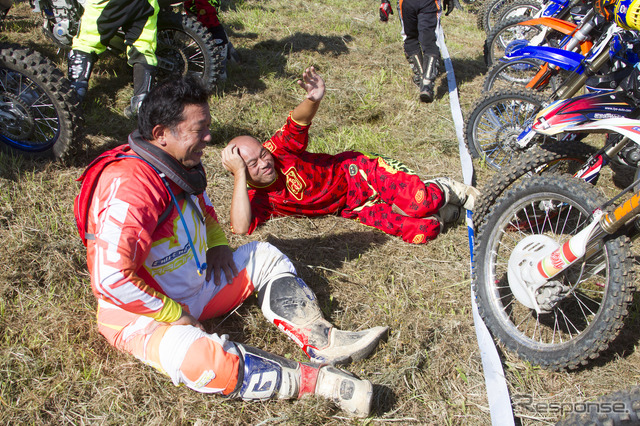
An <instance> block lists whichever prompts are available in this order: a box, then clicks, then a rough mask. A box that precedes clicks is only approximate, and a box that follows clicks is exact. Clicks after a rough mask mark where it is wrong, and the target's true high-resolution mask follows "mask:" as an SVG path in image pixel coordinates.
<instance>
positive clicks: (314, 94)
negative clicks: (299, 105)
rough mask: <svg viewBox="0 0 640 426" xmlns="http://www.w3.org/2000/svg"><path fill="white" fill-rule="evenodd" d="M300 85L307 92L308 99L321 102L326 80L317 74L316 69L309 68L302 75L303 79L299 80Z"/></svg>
mask: <svg viewBox="0 0 640 426" xmlns="http://www.w3.org/2000/svg"><path fill="white" fill-rule="evenodd" d="M298 85H299V86H300V87H302V88H303V89H304V90H306V92H307V99H309V100H310V101H313V102H319V101H321V100H322V98H323V97H324V80H323V79H322V77H320V74H318V73H317V72H316V69H315V68H314V67H309V68H307V69H306V70H304V73H302V79H301V80H298Z"/></svg>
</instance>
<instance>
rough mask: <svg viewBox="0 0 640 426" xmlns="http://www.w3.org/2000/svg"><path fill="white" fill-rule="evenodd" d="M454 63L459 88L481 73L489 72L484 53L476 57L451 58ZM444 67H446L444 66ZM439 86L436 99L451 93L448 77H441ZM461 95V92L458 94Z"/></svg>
mask: <svg viewBox="0 0 640 426" xmlns="http://www.w3.org/2000/svg"><path fill="white" fill-rule="evenodd" d="M451 62H452V63H453V72H454V74H455V77H456V84H457V86H458V88H459V87H460V86H461V85H462V84H463V83H466V82H469V81H473V80H474V79H475V78H476V77H478V76H479V75H484V74H485V73H486V72H487V67H486V65H485V64H484V57H483V56H482V55H480V56H477V57H475V58H451ZM442 69H444V67H442ZM437 83H438V86H437V87H436V99H441V98H443V97H445V96H446V95H447V93H449V83H448V81H447V77H446V76H444V71H443V74H442V78H439V79H438V81H437ZM458 96H460V94H458Z"/></svg>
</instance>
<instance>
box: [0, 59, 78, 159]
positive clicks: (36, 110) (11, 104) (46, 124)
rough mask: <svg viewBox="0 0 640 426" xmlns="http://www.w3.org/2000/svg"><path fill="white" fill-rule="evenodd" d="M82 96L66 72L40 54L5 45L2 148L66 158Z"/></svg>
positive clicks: (0, 62)
mask: <svg viewBox="0 0 640 426" xmlns="http://www.w3.org/2000/svg"><path fill="white" fill-rule="evenodd" d="M77 104H78V102H77V100H76V98H75V94H74V92H73V90H72V89H71V86H70V85H69V82H68V81H67V79H65V78H64V76H63V74H62V72H61V71H60V70H58V68H56V67H55V65H54V64H53V63H52V62H51V61H49V60H48V59H47V58H45V57H44V56H42V55H41V54H40V53H38V52H35V51H32V50H29V49H23V48H17V47H4V48H2V49H0V148H2V149H3V150H4V151H8V152H13V153H17V154H21V155H25V156H28V157H43V158H55V159H62V158H64V157H65V156H66V155H67V153H68V152H69V147H70V146H71V145H72V143H73V142H74V138H75V137H76V136H77V133H78V131H77V124H78V119H77Z"/></svg>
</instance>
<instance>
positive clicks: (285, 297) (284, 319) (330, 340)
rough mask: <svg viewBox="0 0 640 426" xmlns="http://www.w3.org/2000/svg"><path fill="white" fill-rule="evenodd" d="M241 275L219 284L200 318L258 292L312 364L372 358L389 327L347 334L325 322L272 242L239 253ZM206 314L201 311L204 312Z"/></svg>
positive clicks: (268, 311)
mask: <svg viewBox="0 0 640 426" xmlns="http://www.w3.org/2000/svg"><path fill="white" fill-rule="evenodd" d="M234 260H235V262H236V266H237V267H238V270H239V274H238V276H237V277H235V278H234V279H233V281H232V282H231V283H229V284H226V285H224V284H223V285H220V286H218V287H219V288H217V289H215V295H214V296H213V297H212V298H211V299H207V300H210V302H208V303H207V305H206V306H204V307H203V308H202V310H201V311H199V312H194V311H193V310H192V313H195V314H196V316H198V317H199V318H200V319H206V318H213V317H217V316H221V315H223V314H225V313H226V312H229V311H231V310H232V309H234V308H235V307H236V306H238V305H239V304H240V303H242V302H243V301H244V300H245V299H246V298H247V297H248V296H249V295H251V294H252V293H253V292H254V291H257V292H258V302H259V303H260V307H261V308H262V312H263V313H264V315H265V317H266V318H267V319H268V320H269V321H271V322H273V323H274V324H275V325H276V326H277V327H278V329H280V330H282V331H283V332H284V333H286V334H287V335H288V336H289V337H290V338H291V339H292V340H293V341H294V342H295V343H296V344H297V345H298V346H300V347H301V348H302V350H303V351H304V352H305V353H306V354H307V355H308V356H309V358H310V359H311V361H313V362H317V363H328V364H345V363H348V362H352V361H357V360H360V359H363V358H365V357H366V356H368V355H369V354H370V353H371V352H372V351H373V350H374V349H375V347H376V346H377V344H378V342H379V341H380V339H381V338H382V337H383V336H384V335H385V334H386V332H387V330H388V327H373V328H370V329H366V330H362V331H343V330H339V329H338V328H336V327H335V326H333V325H332V324H331V323H330V322H329V321H327V320H326V319H324V317H323V315H322V311H321V310H320V307H319V305H318V301H317V299H316V297H315V295H314V294H313V292H312V291H311V289H309V287H308V286H307V285H306V284H305V282H304V281H303V280H302V279H301V278H299V277H297V276H296V271H295V268H294V266H293V264H291V261H290V260H289V259H288V258H287V257H286V256H285V255H284V254H283V253H282V252H280V250H278V249H277V248H275V247H274V246H272V245H271V244H268V243H262V242H252V243H249V244H245V245H243V246H241V247H239V248H238V249H237V250H236V251H235V252H234ZM200 312H201V313H200Z"/></svg>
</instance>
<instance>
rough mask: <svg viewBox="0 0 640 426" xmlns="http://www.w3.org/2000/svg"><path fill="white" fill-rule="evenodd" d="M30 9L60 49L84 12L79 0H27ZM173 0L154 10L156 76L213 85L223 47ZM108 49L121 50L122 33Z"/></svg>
mask: <svg viewBox="0 0 640 426" xmlns="http://www.w3.org/2000/svg"><path fill="white" fill-rule="evenodd" d="M30 1H31V6H32V9H33V11H34V12H36V13H41V14H42V17H43V25H42V29H43V31H44V33H45V34H46V35H47V36H48V37H49V38H50V39H51V40H53V42H54V43H56V45H58V47H60V48H62V49H67V50H68V49H71V44H72V40H73V37H74V36H75V35H76V34H78V31H79V28H80V19H81V17H82V14H83V12H84V9H83V6H82V3H83V2H82V1H79V0H30ZM174 4H176V2H175V0H161V1H160V11H159V12H158V24H157V25H158V32H157V40H158V45H157V48H156V56H157V58H158V72H157V78H158V80H162V79H165V78H168V77H169V76H171V75H176V74H177V75H186V74H193V75H196V76H198V77H199V78H200V79H201V80H202V82H203V84H204V85H205V86H206V87H207V88H208V89H210V90H211V89H213V88H214V87H215V85H216V83H217V82H218V81H219V80H220V79H221V76H222V75H223V73H224V61H225V59H226V58H225V57H224V55H223V48H222V47H220V46H216V45H215V43H214V41H213V37H212V36H211V34H210V33H209V31H208V30H207V29H206V28H205V27H204V26H203V25H202V24H200V23H199V22H198V21H197V20H196V19H195V18H193V17H192V16H189V15H187V14H182V13H176V12H174V11H173V10H172V5H174ZM109 49H110V50H112V51H114V52H116V53H123V52H124V51H125V46H124V37H123V34H120V36H119V37H114V38H113V39H112V40H111V42H110V46H109Z"/></svg>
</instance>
